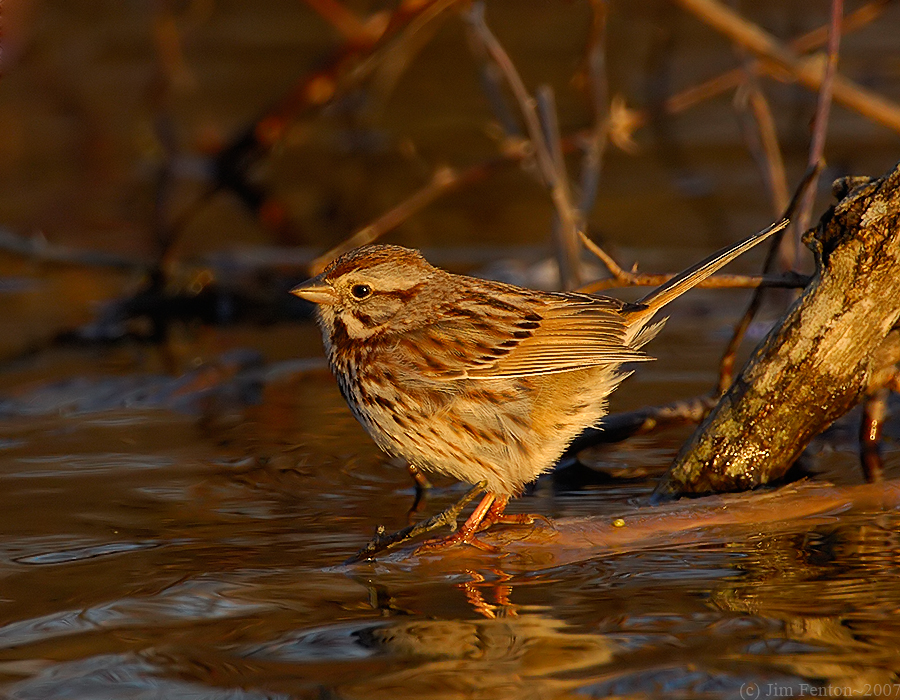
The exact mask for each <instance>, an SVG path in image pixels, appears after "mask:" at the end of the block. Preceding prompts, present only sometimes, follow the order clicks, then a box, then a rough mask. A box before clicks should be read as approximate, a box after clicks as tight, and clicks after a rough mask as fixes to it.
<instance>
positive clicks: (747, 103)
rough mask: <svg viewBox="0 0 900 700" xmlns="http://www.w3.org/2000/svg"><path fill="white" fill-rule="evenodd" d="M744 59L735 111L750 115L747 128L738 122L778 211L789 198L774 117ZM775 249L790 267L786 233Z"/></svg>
mask: <svg viewBox="0 0 900 700" xmlns="http://www.w3.org/2000/svg"><path fill="white" fill-rule="evenodd" d="M742 53H743V52H742ZM748 63H749V61H747V60H745V61H744V76H745V81H746V82H745V83H744V85H743V87H742V89H740V90H738V92H737V94H736V95H735V100H734V103H735V106H736V107H737V108H738V115H743V114H744V113H745V112H747V113H749V115H750V116H751V117H752V122H753V125H754V127H755V128H751V127H750V126H749V125H748V124H747V123H746V122H747V121H749V120H747V119H742V120H741V124H742V126H743V127H744V128H743V132H744V136H745V138H746V140H747V144H748V148H749V150H750V153H751V155H752V156H753V159H754V160H755V161H756V164H757V167H758V168H759V169H760V171H761V173H762V176H763V182H765V184H766V189H767V190H768V191H769V196H770V198H771V200H772V204H773V205H774V210H775V213H776V214H778V213H779V212H782V211H784V210H785V208H787V205H788V202H789V201H790V194H789V193H788V184H787V174H786V173H785V169H784V158H783V157H782V155H781V146H780V145H779V143H778V132H777V130H776V128H775V118H774V117H773V115H772V109H771V107H770V106H769V101H768V99H766V95H765V93H764V92H763V90H762V87H761V86H760V85H759V81H758V80H757V79H756V74H755V73H754V72H753V71H752V69H751V67H750V66H749V65H748ZM792 225H793V222H792ZM778 252H779V258H780V267H781V269H783V270H791V269H793V268H794V264H795V261H796V259H797V255H798V251H797V248H796V246H795V245H794V244H793V243H792V242H791V240H790V239H789V237H788V236H784V237H782V242H781V245H780V246H779V248H778Z"/></svg>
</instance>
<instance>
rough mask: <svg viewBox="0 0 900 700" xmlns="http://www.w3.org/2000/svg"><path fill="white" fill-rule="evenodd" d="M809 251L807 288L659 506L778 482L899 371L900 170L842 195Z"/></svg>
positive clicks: (675, 471) (665, 487) (666, 486)
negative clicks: (677, 498) (891, 370)
mask: <svg viewBox="0 0 900 700" xmlns="http://www.w3.org/2000/svg"><path fill="white" fill-rule="evenodd" d="M854 182H858V180H854ZM837 184H838V188H837V189H836V191H838V190H846V189H847V188H846V187H843V186H841V183H840V181H839V183H837ZM807 243H808V245H810V247H811V248H813V249H814V252H815V253H816V258H817V271H816V274H815V275H814V277H813V280H812V282H811V283H810V285H809V286H808V287H807V289H806V290H805V292H804V293H803V295H802V296H801V297H800V299H798V300H797V302H796V303H795V304H794V305H793V306H792V308H791V309H790V311H789V313H788V314H787V316H786V318H785V319H784V320H783V321H782V322H781V323H780V324H779V325H778V326H777V327H776V328H774V329H773V330H772V332H770V333H769V335H768V336H767V337H766V339H765V340H764V341H763V343H762V344H761V345H760V347H758V348H757V350H756V352H755V353H754V355H753V357H752V358H751V359H750V361H749V362H748V363H747V365H746V366H745V367H744V369H743V371H742V372H741V374H740V376H739V377H738V378H737V380H736V381H735V382H734V383H733V384H732V386H731V388H730V389H729V390H728V392H727V393H726V394H725V395H724V396H723V397H722V399H721V401H719V403H718V404H717V406H716V407H715V408H714V409H713V411H712V412H711V413H710V415H709V416H708V417H707V418H706V420H705V421H704V422H703V424H701V426H700V427H699V428H698V429H697V431H696V432H695V433H694V435H693V436H692V438H691V439H690V440H689V441H688V442H687V443H686V444H685V445H684V447H683V448H682V450H681V452H680V453H679V455H678V457H677V458H676V460H675V463H674V465H673V466H672V468H671V469H670V470H669V472H668V473H667V474H666V476H665V477H664V479H663V481H662V482H661V483H660V485H659V486H658V488H657V492H656V493H657V495H658V497H661V498H664V497H667V496H673V495H678V494H682V493H704V492H709V491H736V490H744V489H748V488H753V487H755V486H758V485H760V484H764V483H767V482H769V481H771V480H773V479H777V478H779V477H781V476H782V475H784V473H785V472H786V471H787V469H788V468H789V467H790V466H791V464H793V462H794V461H795V459H796V458H797V457H798V456H799V455H800V453H801V452H802V451H803V449H804V448H805V447H806V445H807V444H808V443H809V441H810V440H811V439H812V438H813V437H815V436H816V435H818V434H819V433H820V432H822V430H824V429H825V428H826V427H828V425H830V424H831V422H832V421H834V420H835V419H837V418H839V417H840V416H842V415H844V414H845V413H846V412H847V411H849V410H850V409H851V408H852V407H853V406H855V405H856V404H857V403H859V401H860V400H861V399H862V397H863V396H864V395H865V394H866V392H867V391H869V390H870V387H871V385H872V382H873V380H874V379H875V378H877V377H882V376H884V368H885V367H892V366H893V365H895V364H896V363H897V361H898V360H900V333H898V332H893V333H892V332H891V329H893V328H894V326H895V325H896V323H897V321H898V318H900V166H898V167H896V168H895V169H894V170H893V171H892V172H890V173H888V174H887V175H886V176H884V177H883V178H881V179H879V180H875V181H871V182H868V183H866V184H862V185H858V186H857V187H855V189H852V190H850V191H849V192H848V193H846V196H845V197H844V199H842V200H841V201H840V202H839V203H838V204H837V205H835V206H834V207H833V208H832V209H831V210H830V211H829V212H827V213H826V214H825V215H824V216H823V217H822V220H821V221H820V223H819V226H818V227H817V229H816V230H815V232H814V235H813V236H811V237H809V239H808V240H807Z"/></svg>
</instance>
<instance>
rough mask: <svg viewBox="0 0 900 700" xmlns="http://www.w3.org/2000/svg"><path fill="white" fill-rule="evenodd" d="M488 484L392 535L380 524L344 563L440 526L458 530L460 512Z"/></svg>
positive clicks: (349, 562) (368, 556) (393, 546)
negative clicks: (426, 518)
mask: <svg viewBox="0 0 900 700" xmlns="http://www.w3.org/2000/svg"><path fill="white" fill-rule="evenodd" d="M486 485H487V484H486V483H485V482H483V481H482V482H479V483H478V484H476V485H475V486H473V487H472V488H471V489H469V490H468V491H466V493H465V495H464V496H463V497H462V498H460V499H459V500H458V501H457V502H456V503H454V504H453V505H452V506H450V507H449V508H446V509H444V510H442V511H441V512H440V513H437V514H436V515H433V516H431V517H430V518H429V519H428V520H423V521H422V522H420V523H415V524H414V525H410V526H408V527H405V528H403V529H402V530H398V531H397V532H394V533H392V534H390V535H386V534H385V531H384V526H379V528H378V529H377V530H376V531H375V536H374V537H373V538H372V539H371V540H370V541H369V543H368V544H367V545H366V546H365V547H363V548H362V549H361V550H359V551H358V552H357V553H356V554H355V555H353V556H352V557H350V558H349V559H347V560H346V561H345V562H344V563H345V564H355V563H357V562H361V561H365V560H366V559H371V558H372V557H374V556H375V555H376V554H378V553H379V552H385V551H387V550H389V549H394V548H396V547H399V546H401V545H403V544H406V543H407V542H409V541H410V540H413V539H415V538H416V537H419V536H420V535H424V534H426V533H428V532H432V531H434V530H437V529H438V528H441V527H444V526H445V525H446V526H449V527H450V529H451V530H456V521H457V519H458V518H459V514H460V513H461V512H462V510H463V508H465V507H466V505H468V503H469V501H471V500H472V499H473V498H475V496H477V495H478V494H479V493H481V492H482V491H484V487H485V486H486ZM457 534H458V533H457ZM448 546H449V545H448Z"/></svg>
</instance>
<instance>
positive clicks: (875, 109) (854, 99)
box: [676, 0, 900, 132]
mask: <svg viewBox="0 0 900 700" xmlns="http://www.w3.org/2000/svg"><path fill="white" fill-rule="evenodd" d="M676 1H677V2H678V4H679V5H681V6H682V7H683V8H684V9H685V10H687V11H688V12H691V13H692V14H694V15H696V16H697V17H698V18H699V19H700V20H702V21H703V22H706V23H707V24H708V25H710V26H711V27H712V28H713V29H715V30H716V31H718V32H721V33H722V34H724V35H725V36H727V37H728V38H729V39H731V40H732V41H734V42H735V43H737V44H740V45H741V46H743V47H745V48H747V49H748V50H749V51H751V52H752V53H754V54H755V55H756V56H757V57H759V58H760V59H761V60H762V64H761V65H762V67H763V69H765V70H766V72H768V73H769V74H770V75H772V77H774V78H776V79H783V76H784V72H787V73H788V75H789V76H790V79H792V80H796V81H797V82H798V83H800V84H801V85H803V86H805V87H807V88H810V89H811V90H815V91H817V92H818V91H819V90H820V89H821V88H822V83H823V81H824V80H825V66H824V65H823V63H822V61H821V60H818V59H817V58H816V57H809V58H803V57H801V56H798V55H797V53H796V52H795V51H792V50H791V49H790V48H788V47H786V46H785V45H784V44H782V43H781V42H780V41H778V40H777V39H776V38H775V37H774V36H773V35H772V34H769V33H768V32H766V31H765V30H763V29H762V28H760V27H759V26H757V25H755V24H753V23H752V22H748V21H747V20H746V19H745V18H743V17H741V16H740V15H739V14H738V13H736V12H735V11H734V10H732V9H730V8H728V7H726V6H725V5H723V4H721V3H720V2H718V1H717V0H676ZM833 93H834V100H835V102H838V103H840V104H841V105H843V106H844V107H847V108H848V109H851V110H853V111H855V112H858V113H859V114H861V115H863V116H865V117H867V118H868V119H871V120H872V121H875V122H877V123H879V124H881V125H883V126H886V127H888V128H889V129H892V130H893V131H897V132H900V105H897V104H896V103H894V102H891V101H890V100H887V99H885V98H884V97H882V96H881V95H879V94H877V93H875V92H872V91H871V90H868V89H866V88H864V87H862V86H861V85H859V84H857V83H855V82H853V81H852V80H850V79H848V78H845V77H843V76H841V75H839V74H835V76H834V85H833Z"/></svg>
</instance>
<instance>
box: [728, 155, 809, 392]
mask: <svg viewBox="0 0 900 700" xmlns="http://www.w3.org/2000/svg"><path fill="white" fill-rule="evenodd" d="M819 169H820V166H818V165H816V166H814V167H812V168H809V169H808V170H807V171H806V173H805V174H804V175H803V179H802V180H801V181H800V184H799V185H798V186H797V191H796V192H794V196H793V197H792V198H791V201H790V203H789V204H788V206H787V208H786V209H785V210H784V218H786V219H790V218H791V216H793V214H794V212H795V211H796V210H797V207H798V206H799V204H800V198H801V197H802V196H803V194H804V193H805V192H806V190H807V189H809V188H810V187H811V186H812V183H813V181H814V179H815V177H816V176H817V175H818V173H819ZM782 236H783V232H779V233H776V234H775V236H774V238H773V240H772V245H771V246H770V247H769V251H768V253H767V254H766V260H765V262H764V263H763V274H766V273H767V272H769V271H770V270H771V269H772V267H773V266H774V264H775V260H776V259H777V251H778V249H779V247H780V245H781V237H782ZM793 274H796V273H793ZM763 289H764V287H762V286H759V287H757V288H756V290H755V291H754V292H753V296H752V297H751V299H750V302H749V304H747V310H746V311H744V315H743V316H741V319H740V320H739V321H738V322H737V324H736V325H735V327H734V331H733V332H732V334H731V340H730V341H729V342H728V346H727V347H726V348H725V352H723V353H722V359H721V361H720V362H719V381H718V384H717V386H716V391H717V393H718V395H721V394H723V393H725V390H726V389H727V388H728V387H729V386H730V385H731V380H732V378H733V377H734V362H735V358H736V356H737V349H738V347H740V344H741V342H742V341H743V339H744V335H745V334H746V333H747V329H748V328H749V327H750V323H751V321H752V320H753V318H754V317H755V316H756V313H757V312H758V311H759V308H760V306H761V305H762V298H763Z"/></svg>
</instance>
